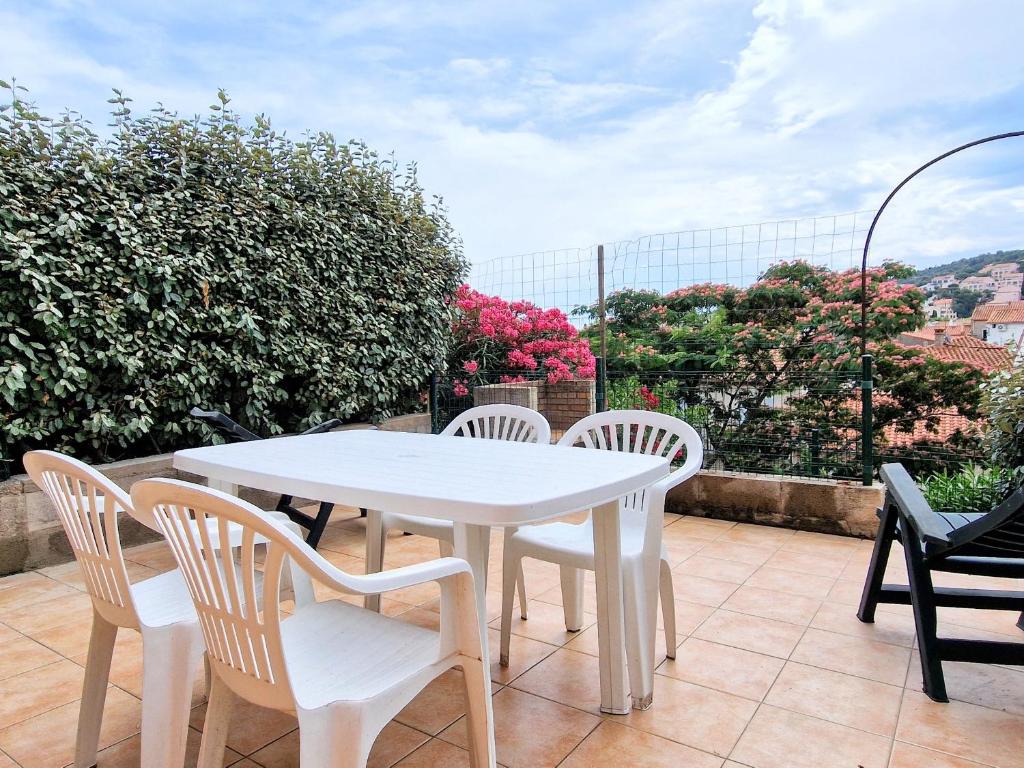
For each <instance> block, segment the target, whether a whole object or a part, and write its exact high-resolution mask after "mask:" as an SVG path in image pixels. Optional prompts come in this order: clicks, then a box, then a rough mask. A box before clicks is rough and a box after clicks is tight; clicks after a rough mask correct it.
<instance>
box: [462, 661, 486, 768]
mask: <svg viewBox="0 0 1024 768" xmlns="http://www.w3.org/2000/svg"><path fill="white" fill-rule="evenodd" d="M462 676H463V680H465V683H466V730H467V736H468V738H469V762H470V765H471V766H472V767H473V768H488V767H489V766H491V765H494V760H493V756H494V739H493V737H492V734H493V726H491V725H490V723H489V722H488V721H489V718H491V717H493V716H492V715H491V713H490V703H491V679H490V675H485V674H484V668H483V665H482V664H481V663H480V662H479V661H478V660H474V661H473V662H468V663H466V664H463V666H462Z"/></svg>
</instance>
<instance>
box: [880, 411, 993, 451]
mask: <svg viewBox="0 0 1024 768" xmlns="http://www.w3.org/2000/svg"><path fill="white" fill-rule="evenodd" d="M935 419H936V423H935V426H934V428H931V427H929V426H928V423H927V422H926V421H925V420H923V419H922V420H921V421H917V422H915V423H914V426H913V428H912V429H911V431H909V432H901V431H898V430H897V429H896V426H895V425H893V424H890V425H888V426H886V427H885V428H884V429H883V430H882V434H884V435H885V442H886V445H888V446H889V447H891V448H908V447H910V446H912V445H914V444H915V443H945V442H948V441H949V440H950V439H951V438H952V437H953V436H954V435H955V434H957V433H958V432H959V433H962V434H964V435H971V434H978V433H980V431H981V426H982V425H983V424H984V423H985V422H984V420H983V419H977V420H975V419H968V418H967V417H966V416H962V415H961V414H960V412H959V411H957V410H956V409H955V408H954V409H953V410H952V411H950V412H948V413H939V414H936V415H935Z"/></svg>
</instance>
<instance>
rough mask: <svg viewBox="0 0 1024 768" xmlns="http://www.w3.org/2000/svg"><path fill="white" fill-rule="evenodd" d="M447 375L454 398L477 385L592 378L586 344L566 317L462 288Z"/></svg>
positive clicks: (591, 359) (592, 366)
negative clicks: (531, 380)
mask: <svg viewBox="0 0 1024 768" xmlns="http://www.w3.org/2000/svg"><path fill="white" fill-rule="evenodd" d="M452 335H453V342H452V346H451V352H450V354H449V358H448V373H449V375H450V376H452V377H453V378H454V394H455V395H456V396H458V397H463V396H465V395H468V394H469V391H470V388H471V387H472V386H473V385H475V384H484V383H498V382H504V383H509V382H517V381H526V380H529V379H544V380H545V381H547V382H548V383H549V384H555V383H557V382H559V381H567V380H570V379H577V378H582V379H590V378H593V377H594V372H595V370H596V361H595V359H594V355H593V353H592V352H591V350H590V343H589V341H588V340H587V339H585V338H583V337H581V336H580V334H579V332H578V331H577V330H576V328H575V327H574V326H573V325H572V323H570V322H569V318H568V317H566V315H565V313H564V312H562V311H560V310H558V309H542V308H540V307H537V306H535V305H534V304H531V303H530V302H528V301H506V300H505V299H502V298H500V297H498V296H488V295H486V294H483V293H480V292H479V291H475V290H473V289H472V288H470V287H469V286H468V285H463V286H461V287H460V288H459V290H458V292H457V293H456V295H455V321H454V322H453V324H452Z"/></svg>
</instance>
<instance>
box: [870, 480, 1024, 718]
mask: <svg viewBox="0 0 1024 768" xmlns="http://www.w3.org/2000/svg"><path fill="white" fill-rule="evenodd" d="M881 477H882V481H883V482H884V483H885V489H886V491H885V502H884V505H883V506H882V508H881V509H880V510H879V511H878V517H879V519H880V520H881V525H880V526H879V530H878V537H877V538H876V539H875V548H874V552H873V554H872V556H871V565H870V566H869V567H868V574H867V579H866V580H865V582H864V592H863V594H862V596H861V601H860V609H859V610H858V611H857V618H859V619H860V620H861V621H863V622H868V623H871V622H873V621H874V620H875V608H876V607H877V605H878V603H896V604H900V605H908V604H909V605H912V606H913V608H914V624H915V626H916V629H917V644H918V648H919V650H920V652H921V673H922V676H923V678H924V692H925V693H926V694H928V696H929V697H930V698H931V699H933V700H934V701H949V698H948V697H947V696H946V683H945V679H944V677H943V674H942V662H943V661H972V662H976V663H980V664H1024V643H1015V642H1009V641H1007V642H1002V641H991V640H964V639H958V638H944V637H939V636H938V632H937V629H938V626H937V624H938V621H937V616H936V608H937V607H940V606H942V607H954V608H974V609H989V610H997V611H1014V612H1016V611H1021V617H1020V619H1019V621H1018V622H1017V626H1018V627H1020V628H1021V629H1022V630H1024V592H1015V591H1006V590H1000V591H996V590H989V589H954V588H946V587H935V586H933V584H932V577H931V572H932V571H945V572H949V573H967V574H975V575H979V576H996V577H1004V578H1012V579H1015V578H1024V488H1022V489H1018V490H1017V491H1016V492H1015V493H1013V494H1012V495H1011V496H1010V497H1009V498H1008V499H1006V501H1004V502H1003V503H1002V504H1000V505H999V506H998V507H996V508H995V509H993V510H992V511H991V512H988V513H987V514H950V513H942V512H936V511H934V510H933V509H932V508H931V507H930V506H929V505H928V502H927V501H925V498H924V495H923V494H922V493H921V491H920V489H919V488H918V487H917V484H916V483H914V481H913V479H912V478H911V477H910V474H909V473H908V472H907V470H906V469H904V467H903V465H902V464H886V465H885V466H883V467H882V470H881ZM894 540H896V541H899V542H900V543H901V544H902V545H903V552H904V556H905V557H906V561H907V574H908V577H909V578H908V580H909V582H910V583H909V585H893V584H883V583H882V580H883V577H884V575H885V567H886V564H887V563H888V560H889V551H890V549H891V548H892V542H893V541H894Z"/></svg>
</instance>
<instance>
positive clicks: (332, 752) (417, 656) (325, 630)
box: [132, 479, 495, 768]
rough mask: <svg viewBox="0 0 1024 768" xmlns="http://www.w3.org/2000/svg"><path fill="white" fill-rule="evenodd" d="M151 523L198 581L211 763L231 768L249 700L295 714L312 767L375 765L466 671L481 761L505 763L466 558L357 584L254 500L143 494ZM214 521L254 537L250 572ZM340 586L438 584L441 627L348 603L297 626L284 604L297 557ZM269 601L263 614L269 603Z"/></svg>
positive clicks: (196, 490)
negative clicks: (213, 546)
mask: <svg viewBox="0 0 1024 768" xmlns="http://www.w3.org/2000/svg"><path fill="white" fill-rule="evenodd" d="M132 501H133V503H134V504H135V508H136V510H137V511H138V512H139V514H142V515H147V516H150V517H152V518H153V520H154V522H155V524H156V525H157V526H158V527H159V528H160V529H161V530H162V531H163V532H164V535H165V537H166V538H167V541H168V543H169V544H170V546H171V550H172V552H173V553H174V556H175V558H176V559H177V561H178V565H179V567H180V568H181V570H182V572H183V573H184V575H185V580H186V582H187V584H188V589H189V593H190V594H191V596H192V600H193V603H194V605H195V610H196V612H197V613H198V614H199V619H200V624H201V626H202V628H203V637H204V638H205V640H206V646H207V648H208V649H209V650H208V655H209V659H210V666H211V670H212V685H211V690H210V701H209V704H208V707H207V713H206V724H205V726H204V728H203V739H202V744H201V747H200V754H199V763H198V765H199V768H220V766H221V765H222V761H223V759H224V745H225V740H226V737H227V731H228V727H229V723H230V718H231V711H232V708H233V703H234V700H235V697H236V696H239V697H241V698H243V699H246V700H248V701H250V702H253V703H254V704H258V705H260V706H264V707H270V708H272V709H276V710H280V711H285V712H294V713H295V714H296V716H297V718H298V721H299V765H300V766H301V768H362V767H363V766H365V765H366V761H367V757H368V755H369V752H370V748H371V746H372V745H373V742H374V739H375V738H376V737H377V735H378V734H379V733H380V731H381V730H382V729H383V728H384V726H385V725H387V723H388V722H389V721H390V720H391V719H392V718H393V717H394V716H395V715H396V714H398V712H399V711H400V710H401V709H402V708H403V707H404V706H405V705H406V704H408V703H409V702H410V701H411V700H412V699H413V697H414V696H416V694H417V693H419V691H420V690H422V689H423V688H424V687H425V686H426V685H427V683H429V682H430V681H431V680H433V679H434V678H435V677H437V676H438V675H440V674H441V673H443V672H444V671H446V670H447V669H449V668H451V667H453V666H461V667H462V670H463V673H464V676H465V683H466V698H467V705H468V706H467V711H468V729H469V741H470V752H471V756H472V760H473V765H474V766H477V767H478V768H479V767H481V766H494V764H495V761H494V731H493V722H492V716H491V692H490V678H489V675H488V672H487V669H486V667H485V666H484V664H483V646H482V645H481V643H482V636H483V628H482V627H481V625H480V621H479V619H478V618H477V612H476V594H475V591H474V587H473V576H472V573H471V571H470V569H469V565H468V564H467V563H466V562H465V561H463V560H458V559H456V558H444V559H440V560H434V561H431V562H427V563H421V564H418V565H413V566H409V567H406V568H398V569H395V570H392V571H388V572H386V573H378V574H372V575H368V576H354V575H351V574H348V573H345V572H344V571H341V570H339V569H338V568H335V567H334V566H333V565H331V564H330V563H329V562H328V561H327V560H325V559H324V558H323V557H321V556H320V555H319V554H318V553H317V552H315V551H314V550H312V549H310V548H309V547H306V546H305V544H304V543H303V541H302V539H301V537H299V536H298V535H296V534H295V533H293V532H292V531H289V530H286V529H282V528H280V527H277V526H275V525H274V524H273V523H270V522H268V521H267V520H266V519H265V518H264V517H262V516H261V515H260V514H259V510H257V509H256V508H255V507H253V506H252V505H250V504H247V503H246V502H244V501H242V500H240V499H237V498H235V497H232V496H229V495H227V494H224V493H221V492H220V491H216V490H213V489H211V488H204V487H202V486H197V485H192V484H190V483H185V482H182V481H179V480H162V479H161V480H143V481H141V482H138V483H136V484H135V485H134V486H133V487H132ZM193 515H194V516H195V518H196V519H197V520H199V521H204V522H206V521H209V522H210V523H212V525H213V526H214V527H215V528H216V529H217V530H219V531H220V532H221V536H222V538H223V536H224V535H226V532H227V529H228V526H230V525H238V526H240V527H241V529H242V543H241V567H240V568H238V569H234V568H228V569H225V568H222V567H219V565H218V563H219V561H218V560H217V559H216V558H215V557H213V556H212V555H211V553H210V546H209V541H208V536H209V530H210V529H209V528H208V527H207V526H206V525H199V526H198V527H197V528H196V527H190V526H189V524H188V521H189V519H190V518H191V517H192V516H193ZM258 537H263V538H266V539H267V540H268V541H269V544H268V547H267V556H266V561H265V564H264V579H265V589H264V591H263V599H262V601H258V599H257V597H256V574H257V572H256V563H255V557H254V546H255V542H256V541H257V539H258ZM285 557H287V558H290V559H291V560H292V561H293V562H295V563H297V564H298V566H299V567H300V568H301V569H302V570H303V571H304V572H306V573H308V574H309V575H310V576H311V577H312V578H313V579H315V580H317V581H318V582H320V583H321V584H324V585H326V586H327V587H329V588H331V589H334V590H337V591H339V592H344V593H347V594H355V595H368V594H379V593H381V592H387V591H391V590H395V589H404V588H407V587H411V586H415V585H418V584H422V583H424V582H427V581H437V582H438V583H439V584H440V586H441V629H440V631H439V632H435V631H432V630H428V629H424V628H422V627H418V626H415V625H413V624H407V623H404V622H402V621H399V620H398V619H393V618H388V617H385V616H381V615H379V614H377V613H375V612H373V611H368V610H366V609H364V608H360V607H358V606H354V605H350V604H348V603H346V602H344V601H343V600H325V601H322V602H314V603H313V604H311V605H308V606H305V607H303V608H302V609H301V610H299V611H297V612H296V613H295V614H294V615H292V616H289V617H287V618H283V617H282V615H281V609H280V603H279V600H278V599H277V597H276V594H277V587H278V585H279V583H280V579H281V571H282V563H283V561H284V558H285ZM257 605H259V606H260V608H259V609H257V608H255V606H257Z"/></svg>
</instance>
